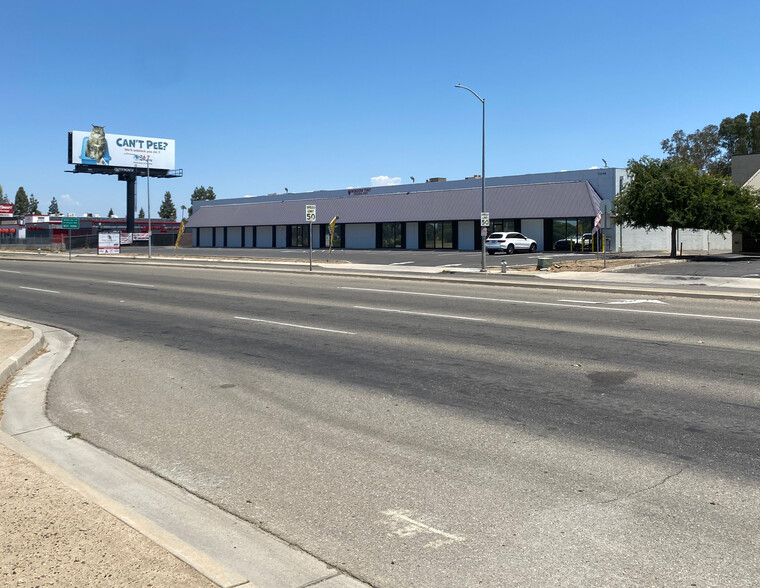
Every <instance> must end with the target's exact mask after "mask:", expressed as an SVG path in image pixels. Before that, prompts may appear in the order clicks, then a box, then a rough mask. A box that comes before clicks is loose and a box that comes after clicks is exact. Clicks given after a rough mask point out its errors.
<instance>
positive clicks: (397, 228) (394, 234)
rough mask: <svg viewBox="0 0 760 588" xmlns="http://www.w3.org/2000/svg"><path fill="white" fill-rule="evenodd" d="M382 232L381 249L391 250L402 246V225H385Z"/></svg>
mask: <svg viewBox="0 0 760 588" xmlns="http://www.w3.org/2000/svg"><path fill="white" fill-rule="evenodd" d="M382 230H383V233H382V242H381V245H380V246H381V247H383V248H384V249H391V248H395V247H398V248H400V247H401V246H402V244H403V240H402V236H401V223H383V227H382Z"/></svg>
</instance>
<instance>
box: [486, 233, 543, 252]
mask: <svg viewBox="0 0 760 588" xmlns="http://www.w3.org/2000/svg"><path fill="white" fill-rule="evenodd" d="M537 247H538V245H537V244H536V242H535V241H534V240H533V239H529V238H528V237H526V236H525V235H523V234H522V233H515V232H509V233H491V234H490V235H488V239H486V251H488V254H489V255H493V254H494V253H496V252H497V251H503V252H504V253H506V254H508V255H509V254H510V253H514V252H515V251H530V252H531V253H533V252H534V251H535V250H536V248H537Z"/></svg>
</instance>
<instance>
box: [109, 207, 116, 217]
mask: <svg viewBox="0 0 760 588" xmlns="http://www.w3.org/2000/svg"><path fill="white" fill-rule="evenodd" d="M113 216H115V215H114V213H113V208H110V209H109V210H108V218H111V217H113Z"/></svg>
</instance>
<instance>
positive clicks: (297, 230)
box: [288, 225, 309, 247]
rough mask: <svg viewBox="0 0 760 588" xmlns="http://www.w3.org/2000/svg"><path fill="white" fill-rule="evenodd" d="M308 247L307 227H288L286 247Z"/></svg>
mask: <svg viewBox="0 0 760 588" xmlns="http://www.w3.org/2000/svg"><path fill="white" fill-rule="evenodd" d="M308 246H309V225H290V242H289V243H288V247H308Z"/></svg>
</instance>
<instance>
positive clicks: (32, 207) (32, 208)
mask: <svg viewBox="0 0 760 588" xmlns="http://www.w3.org/2000/svg"><path fill="white" fill-rule="evenodd" d="M27 212H28V213H29V214H42V213H41V212H40V203H39V201H38V200H37V199H36V198H35V197H34V194H30V195H29V209H28V210H27Z"/></svg>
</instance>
